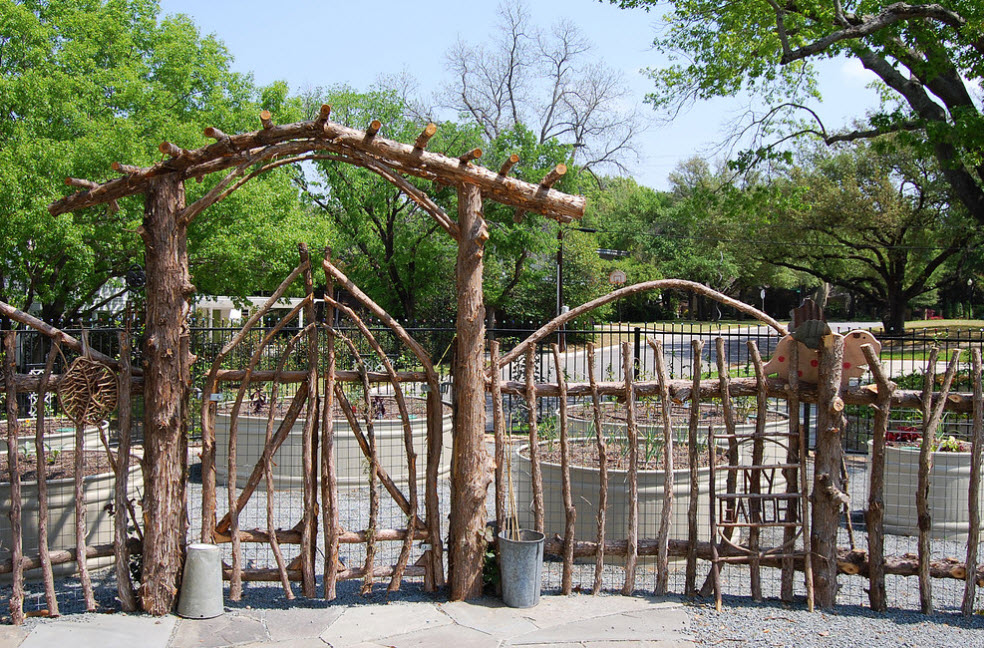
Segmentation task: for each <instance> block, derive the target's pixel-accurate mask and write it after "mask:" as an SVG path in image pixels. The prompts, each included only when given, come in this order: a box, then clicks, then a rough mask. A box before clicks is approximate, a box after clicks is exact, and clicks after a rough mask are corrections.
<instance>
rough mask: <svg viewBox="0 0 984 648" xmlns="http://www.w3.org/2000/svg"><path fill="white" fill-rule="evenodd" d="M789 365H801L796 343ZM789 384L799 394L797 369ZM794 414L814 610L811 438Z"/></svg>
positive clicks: (808, 582)
mask: <svg viewBox="0 0 984 648" xmlns="http://www.w3.org/2000/svg"><path fill="white" fill-rule="evenodd" d="M789 366H790V367H798V366H799V347H798V346H797V345H795V344H794V345H793V347H792V349H790V350H789ZM789 386H790V388H791V389H792V391H793V393H794V394H797V395H799V393H800V386H799V376H798V375H797V374H796V372H795V371H794V372H792V373H791V374H790V379H789ZM795 402H796V406H797V407H799V400H796V401H795ZM793 416H795V417H796V418H797V427H798V428H799V448H800V455H799V464H800V468H799V479H800V483H799V486H800V506H801V507H802V515H803V520H802V524H803V575H804V581H805V586H806V609H807V610H809V611H810V612H813V608H814V604H815V598H816V594H815V591H814V589H813V536H812V535H811V533H810V520H811V515H810V504H811V502H812V500H811V499H810V490H809V478H808V476H807V474H806V468H807V462H808V459H809V454H810V439H809V438H808V437H807V433H806V427H805V426H803V425H800V424H799V421H798V419H799V413H798V411H797V413H796V414H794V415H793Z"/></svg>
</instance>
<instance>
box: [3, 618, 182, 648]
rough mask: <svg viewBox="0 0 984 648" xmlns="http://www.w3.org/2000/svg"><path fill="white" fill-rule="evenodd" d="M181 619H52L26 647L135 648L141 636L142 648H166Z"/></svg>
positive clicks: (40, 626)
mask: <svg viewBox="0 0 984 648" xmlns="http://www.w3.org/2000/svg"><path fill="white" fill-rule="evenodd" d="M176 622H177V618H176V617H173V616H166V617H152V616H145V615H136V614H91V615H86V616H84V617H81V618H79V617H76V618H74V619H73V620H72V621H66V620H64V619H51V620H50V621H47V622H45V623H43V624H40V625H38V626H36V627H35V628H34V629H33V630H32V631H31V633H30V634H29V635H28V636H27V639H25V640H24V641H23V642H22V643H21V644H20V645H21V647H22V648H50V647H51V646H72V648H132V647H133V638H134V637H140V645H141V648H165V647H166V646H167V645H168V639H169V638H170V637H171V633H172V631H173V630H174V626H175V624H176Z"/></svg>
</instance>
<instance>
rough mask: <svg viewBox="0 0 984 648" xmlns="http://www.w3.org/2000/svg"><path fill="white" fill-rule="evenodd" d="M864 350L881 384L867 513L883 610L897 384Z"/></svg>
mask: <svg viewBox="0 0 984 648" xmlns="http://www.w3.org/2000/svg"><path fill="white" fill-rule="evenodd" d="M861 352H862V353H864V357H865V360H867V361H868V367H869V369H871V375H872V377H874V379H875V384H877V385H878V401H877V403H876V405H875V420H874V424H873V429H872V438H871V482H870V486H869V488H868V511H867V512H866V514H865V524H866V525H867V530H868V583H869V586H868V600H869V601H870V602H871V609H872V610H874V611H876V612H884V611H885V610H886V609H888V603H887V601H886V597H885V526H884V525H885V500H884V491H885V435H886V433H887V432H888V416H889V412H890V408H891V406H892V392H894V391H895V387H896V386H895V383H893V382H891V381H890V380H889V379H888V376H887V375H886V374H885V372H884V370H883V369H882V366H881V363H880V362H879V361H878V356H877V354H875V350H874V349H872V348H871V345H870V344H864V345H862V346H861Z"/></svg>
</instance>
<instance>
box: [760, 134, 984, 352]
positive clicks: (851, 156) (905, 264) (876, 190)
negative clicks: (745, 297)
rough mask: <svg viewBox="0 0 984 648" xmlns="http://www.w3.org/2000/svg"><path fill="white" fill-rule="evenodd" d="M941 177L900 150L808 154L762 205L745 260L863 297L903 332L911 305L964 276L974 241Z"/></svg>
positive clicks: (977, 240)
mask: <svg viewBox="0 0 984 648" xmlns="http://www.w3.org/2000/svg"><path fill="white" fill-rule="evenodd" d="M943 175H944V174H943V173H942V172H941V171H940V170H939V168H938V167H937V165H936V164H935V162H933V161H932V160H925V159H921V158H919V157H918V155H916V154H915V153H914V152H913V151H912V150H911V149H908V148H905V147H896V146H873V145H870V144H861V143H858V144H855V145H852V146H850V147H847V148H843V149H838V150H836V151H829V150H826V149H816V148H814V149H810V150H809V151H807V152H806V153H805V154H804V155H803V156H802V159H801V161H800V162H799V164H796V165H793V166H791V167H790V168H788V169H787V170H786V171H785V173H784V174H783V175H782V176H781V177H780V178H776V179H775V180H774V181H773V188H774V189H775V193H774V194H773V198H772V199H771V200H770V201H769V202H768V203H765V202H760V206H761V205H768V207H766V210H765V213H764V219H763V220H762V221H760V223H759V225H758V226H757V227H759V228H760V230H761V231H765V232H767V233H768V234H766V235H764V236H762V237H761V238H760V240H758V241H754V240H753V241H751V243H750V247H749V248H748V249H749V254H750V256H752V257H754V258H757V259H758V260H759V261H761V262H767V263H771V264H774V265H776V266H779V267H783V268H788V269H791V270H794V271H797V272H802V273H805V274H807V275H811V276H813V277H816V278H817V279H820V280H822V281H825V282H828V283H830V284H831V285H834V286H840V287H842V288H844V289H846V290H848V291H849V292H851V293H852V294H854V295H858V296H860V297H862V298H864V299H865V300H866V301H868V302H869V303H871V304H873V305H874V306H875V307H876V308H878V309H879V310H880V312H881V313H882V321H883V323H884V326H885V330H886V331H888V332H892V333H895V332H901V331H902V330H903V328H904V323H905V316H906V310H907V308H908V307H909V306H910V305H911V303H912V301H913V300H914V299H916V298H917V297H919V296H920V295H924V294H927V293H930V292H931V291H934V290H937V289H939V288H945V287H947V286H950V285H952V284H953V283H954V282H955V281H958V280H959V279H960V278H961V277H963V276H964V273H963V272H962V270H963V268H962V267H961V266H962V264H963V263H964V261H965V260H966V259H968V258H971V257H972V256H974V254H972V253H975V252H976V253H979V250H980V246H981V243H982V240H981V237H980V235H979V234H978V233H977V231H976V228H975V227H973V225H972V221H971V219H970V218H969V217H968V216H967V214H966V211H965V210H964V209H963V207H962V205H960V204H959V203H955V202H954V201H953V200H952V197H951V189H950V186H949V184H947V183H946V181H945V180H944V178H943ZM763 226H764V227H763ZM964 280H965V279H964Z"/></svg>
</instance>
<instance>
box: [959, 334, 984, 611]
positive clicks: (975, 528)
mask: <svg viewBox="0 0 984 648" xmlns="http://www.w3.org/2000/svg"><path fill="white" fill-rule="evenodd" d="M970 362H971V372H972V373H971V375H972V377H973V382H974V418H973V426H974V427H973V429H974V433H973V434H974V438H973V443H972V445H971V451H972V452H973V456H972V458H971V463H970V489H969V491H968V498H969V499H968V502H969V510H968V518H969V521H970V532H969V533H968V535H967V563H966V565H967V574H968V577H967V581H966V583H965V584H964V598H963V604H962V605H961V606H960V612H961V613H962V614H963V615H964V616H966V617H969V616H970V615H972V614H973V613H974V602H975V600H976V598H977V579H976V578H974V577H973V575H974V574H976V573H977V551H978V546H979V543H980V535H981V530H980V526H981V512H980V500H979V498H980V489H981V451H982V450H984V389H982V387H981V350H980V349H979V348H978V347H974V348H972V349H971V350H970Z"/></svg>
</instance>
